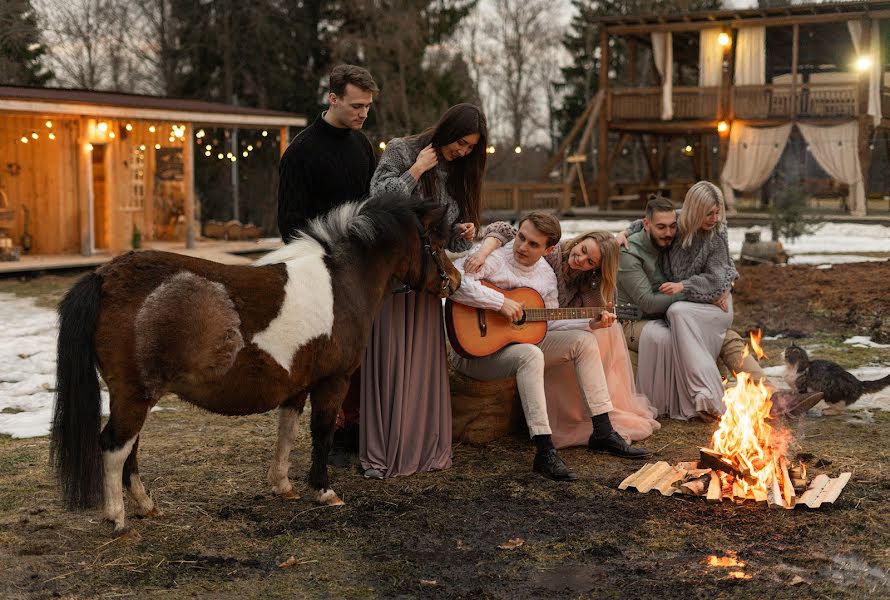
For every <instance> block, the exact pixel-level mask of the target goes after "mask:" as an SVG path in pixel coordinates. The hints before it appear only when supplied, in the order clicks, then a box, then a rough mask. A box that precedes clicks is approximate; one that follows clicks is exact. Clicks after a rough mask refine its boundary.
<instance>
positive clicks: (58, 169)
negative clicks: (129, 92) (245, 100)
mask: <svg viewBox="0 0 890 600" xmlns="http://www.w3.org/2000/svg"><path fill="white" fill-rule="evenodd" d="M47 120H50V121H52V128H51V129H49V128H47V127H46V121H47ZM95 121H96V122H98V121H100V120H99V119H97V120H95ZM104 122H105V123H107V124H108V130H107V132H106V134H105V135H104V136H102V135H100V134H99V133H98V132H97V131H96V129H95V128H88V127H86V122H85V123H84V130H85V131H88V132H89V133H90V139H89V140H86V139H82V138H81V133H80V131H81V122H80V120H79V119H78V118H76V117H75V118H70V117H67V118H63V117H58V116H52V115H35V114H19V113H0V186H2V188H3V190H4V191H5V192H6V195H7V197H8V198H9V203H10V206H11V207H12V208H13V209H15V221H14V222H12V223H0V227H6V228H7V229H8V231H9V234H10V236H11V237H12V238H13V241H14V243H15V244H18V243H19V242H20V240H21V236H22V233H23V231H24V211H23V206H27V207H28V208H29V209H30V213H31V214H30V232H31V235H32V237H33V246H32V249H31V252H32V253H35V254H76V253H79V252H81V249H82V247H81V244H82V239H81V237H82V235H81V220H82V219H84V220H85V219H86V212H87V211H88V210H89V204H88V198H87V197H86V195H87V192H86V191H87V190H88V189H89V186H88V185H86V182H85V181H83V180H84V179H85V178H86V176H87V173H86V172H83V173H81V172H80V171H85V169H84V168H83V166H84V165H83V163H79V159H80V154H81V153H82V152H83V151H84V146H83V144H84V143H85V142H86V141H89V142H91V143H93V144H94V145H95V144H101V143H104V144H107V146H106V155H107V158H106V163H105V164H106V168H107V171H106V189H107V193H108V202H107V209H106V210H107V212H106V213H105V214H104V215H101V216H103V217H104V218H103V219H96V218H94V222H96V223H99V224H101V223H102V222H103V221H104V223H105V224H106V225H105V236H106V237H107V239H108V240H109V246H110V247H109V248H108V250H110V251H111V252H112V253H118V252H121V251H124V250H127V249H129V248H130V247H131V244H132V233H133V226H134V225H136V227H138V228H139V230H140V231H141V232H142V239H143V240H145V241H149V240H151V239H153V237H154V218H155V214H154V213H155V211H154V186H155V181H154V174H155V145H156V144H157V145H159V146H160V147H162V148H163V147H171V146H172V147H182V144H183V141H184V138H183V139H176V140H175V141H174V142H170V141H169V136H170V130H171V125H172V123H168V122H149V121H136V120H115V119H104ZM127 123H129V124H131V126H132V130H131V131H127V130H126V125H127ZM152 126H154V128H155V131H154V132H152V131H150V128H151V127H152ZM50 131H52V132H53V133H54V134H55V135H56V139H55V140H50V139H49V138H48V135H47V134H48V133H49V132H50ZM34 132H36V133H37V134H38V139H36V140H34V139H32V138H31V137H30V136H31V134H32V133H34ZM110 132H114V134H115V135H114V138H111V137H110V135H108V134H109V133H110ZM22 136H27V137H28V140H29V141H28V143H27V144H23V143H21V141H19V138H21V137H22ZM140 146H145V150H144V154H145V165H144V170H145V178H144V181H145V202H144V205H143V206H142V207H135V206H134V205H133V188H132V173H131V169H132V168H133V165H132V162H133V160H132V159H133V151H134V149H135V148H139V147H140ZM88 163H89V161H87V164H88ZM13 172H17V173H18V174H16V175H13V174H12V173H13ZM81 213H84V214H83V215H82V214H81Z"/></svg>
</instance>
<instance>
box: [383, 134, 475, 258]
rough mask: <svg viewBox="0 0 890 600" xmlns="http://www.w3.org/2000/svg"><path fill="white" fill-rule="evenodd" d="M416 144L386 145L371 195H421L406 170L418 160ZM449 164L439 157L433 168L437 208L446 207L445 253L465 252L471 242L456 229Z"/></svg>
mask: <svg viewBox="0 0 890 600" xmlns="http://www.w3.org/2000/svg"><path fill="white" fill-rule="evenodd" d="M421 150H422V148H420V146H419V144H418V142H416V141H414V140H410V139H408V138H393V139H391V140H390V141H389V143H388V144H387V145H386V150H385V151H384V152H383V156H382V157H380V162H378V163H377V170H376V171H374V177H372V178H371V195H372V196H373V195H377V194H380V193H384V192H395V193H400V194H407V195H414V196H418V197H420V196H421V195H422V190H423V188H422V186H420V185H418V184H417V180H416V179H414V176H413V175H412V174H411V173H409V172H408V169H410V168H411V166H412V165H413V164H414V161H415V160H417V155H418V154H420V151H421ZM448 167H449V163H448V161H446V160H445V159H443V158H442V157H441V156H440V157H439V163H438V164H437V165H436V166H435V167H434V168H435V172H436V177H437V178H438V183H439V185H438V188H439V198H436V200H438V201H439V204H442V205H444V206H446V207H447V209H446V211H445V221H446V222H447V223H448V227H449V229H450V231H451V236H450V238H449V240H448V249H449V250H450V251H452V252H466V251H467V250H469V249H470V246H472V242H471V241H469V240H466V239H464V238H463V237H462V236H461V235H460V233H459V230H458V228H457V226H458V225H459V223H460V222H459V219H460V207H459V206H458V204H457V200H455V199H454V198H452V197H451V194H449V193H448V186H447V182H448V175H449V168H448Z"/></svg>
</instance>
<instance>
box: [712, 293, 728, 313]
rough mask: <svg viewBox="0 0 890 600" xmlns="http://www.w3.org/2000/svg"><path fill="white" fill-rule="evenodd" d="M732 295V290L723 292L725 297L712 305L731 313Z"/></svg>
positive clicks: (721, 297) (722, 296)
mask: <svg viewBox="0 0 890 600" xmlns="http://www.w3.org/2000/svg"><path fill="white" fill-rule="evenodd" d="M730 293H732V289H731V288H730V289H728V290H726V291H725V292H723V295H721V296H720V297H719V298H717V299H716V300H714V301H713V302H712V303H711V304H713V305H714V306H716V307H718V308H719V309H720V310H722V311H723V312H729V294H730Z"/></svg>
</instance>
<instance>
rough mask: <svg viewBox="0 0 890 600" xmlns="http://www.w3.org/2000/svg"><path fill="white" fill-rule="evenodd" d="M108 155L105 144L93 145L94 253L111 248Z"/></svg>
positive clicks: (92, 211)
mask: <svg viewBox="0 0 890 600" xmlns="http://www.w3.org/2000/svg"><path fill="white" fill-rule="evenodd" d="M107 155H108V151H107V146H106V145H105V144H93V151H92V152H91V160H92V178H93V194H92V206H91V209H92V210H91V211H90V212H91V213H92V219H93V222H92V226H93V251H97V250H99V251H101V250H108V249H109V248H110V246H111V231H110V219H111V206H110V203H109V190H108V188H109V180H108V164H107V163H108V161H107Z"/></svg>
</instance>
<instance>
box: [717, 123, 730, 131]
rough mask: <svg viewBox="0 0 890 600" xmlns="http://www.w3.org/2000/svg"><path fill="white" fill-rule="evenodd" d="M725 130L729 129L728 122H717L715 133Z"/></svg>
mask: <svg viewBox="0 0 890 600" xmlns="http://www.w3.org/2000/svg"><path fill="white" fill-rule="evenodd" d="M727 131H729V123H727V122H726V121H720V122H719V123H717V133H726V132H727Z"/></svg>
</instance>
